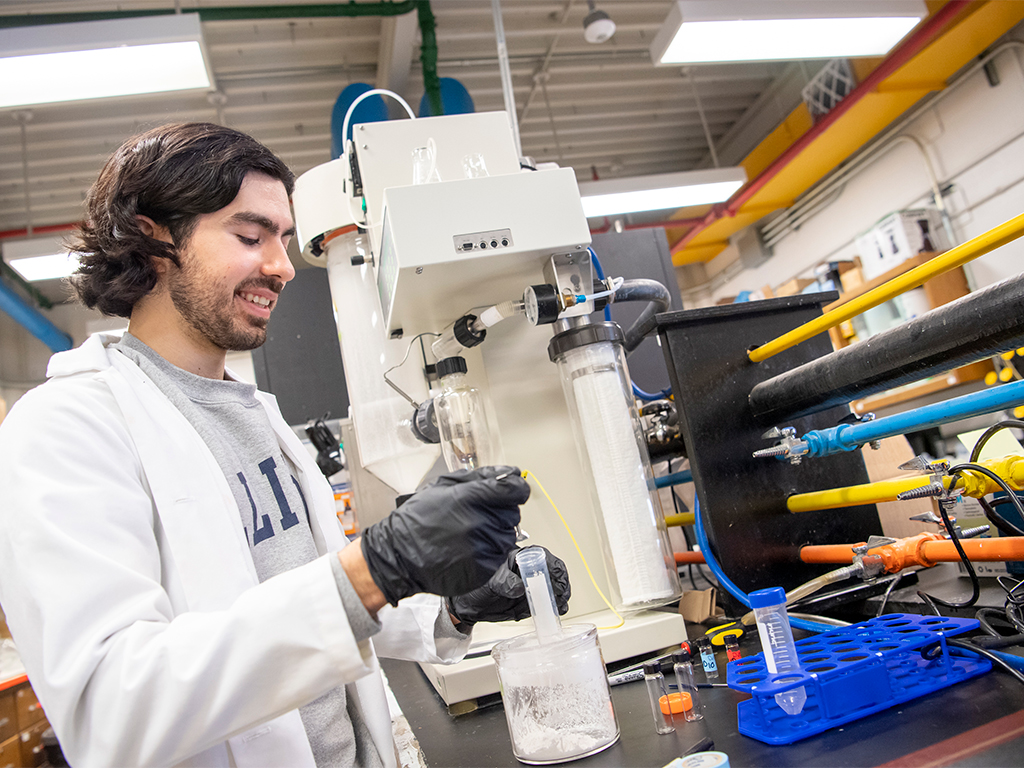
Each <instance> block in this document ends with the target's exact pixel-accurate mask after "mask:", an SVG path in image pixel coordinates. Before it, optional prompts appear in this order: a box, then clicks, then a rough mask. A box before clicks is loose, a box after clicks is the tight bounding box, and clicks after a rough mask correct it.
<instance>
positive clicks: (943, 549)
mask: <svg viewBox="0 0 1024 768" xmlns="http://www.w3.org/2000/svg"><path fill="white" fill-rule="evenodd" d="M960 543H961V545H962V546H963V548H964V553H965V554H966V555H967V557H968V558H969V559H971V560H977V561H979V562H1001V561H1004V560H1024V536H1000V537H998V538H995V539H963V540H961V542H960ZM856 546H861V545H860V544H822V545H812V546H806V547H803V548H802V549H801V550H800V559H801V560H802V561H803V562H805V563H852V562H853V548H854V547H856ZM869 554H871V555H877V556H878V557H879V558H880V559H881V561H882V564H883V565H884V566H885V570H886V572H887V573H896V572H898V571H901V570H903V569H904V568H908V567H910V566H916V565H920V566H924V567H925V568H931V567H932V566H933V565H935V564H936V563H955V562H957V561H959V559H960V556H959V555H958V554H957V551H956V546H955V545H954V544H953V542H952V541H949V540H948V539H944V538H942V536H940V535H939V534H937V533H921V534H918V535H917V536H909V537H907V538H905V539H900V540H899V541H897V542H895V543H893V544H885V545H883V546H880V547H874V548H873V549H871V550H870V553H869Z"/></svg>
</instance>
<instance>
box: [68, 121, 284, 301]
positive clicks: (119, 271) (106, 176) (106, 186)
mask: <svg viewBox="0 0 1024 768" xmlns="http://www.w3.org/2000/svg"><path fill="white" fill-rule="evenodd" d="M253 171H255V172H258V173H262V174H265V175H267V176H270V177H271V178H274V179H278V180H279V181H281V182H282V183H283V184H284V186H285V189H286V190H287V191H288V195H289V196H290V195H291V193H292V190H293V189H294V186H295V177H294V175H293V174H292V172H291V171H289V170H288V167H287V166H286V165H285V164H284V163H283V162H281V160H280V159H279V158H278V157H277V156H276V155H274V154H273V153H272V152H271V151H270V150H269V149H267V148H266V147H265V146H263V145H262V144H260V143H259V142H258V141H256V140H255V139H254V138H252V137H251V136H248V135H246V134H244V133H241V132H239V131H235V130H232V129H231V128H225V127H224V126H221V125H214V124H212V123H172V124H170V125H164V126H161V127H160V128H154V129H152V130H150V131H147V132H145V133H143V134H140V135H138V136H135V137H134V138H131V139H129V140H128V141H126V142H125V143H124V144H122V145H121V147H120V149H118V150H117V151H116V152H115V153H114V154H113V156H111V158H110V159H109V160H108V161H107V164H106V165H105V166H103V170H102V171H100V175H99V178H98V179H97V180H96V183H95V184H93V186H92V189H90V190H89V195H88V197H87V198H86V203H85V205H86V218H85V221H84V222H83V223H82V224H81V225H79V228H78V231H77V233H76V234H75V235H73V236H72V237H71V238H70V239H69V242H68V247H69V248H71V249H73V250H75V251H78V252H79V253H80V254H82V255H81V266H80V267H79V269H78V271H77V272H76V273H75V274H74V275H73V276H72V277H71V285H72V287H73V288H74V290H75V292H76V293H77V294H78V297H79V299H81V301H82V302H83V303H84V304H85V305H86V306H87V307H89V308H90V309H93V308H95V309H98V310H99V311H100V312H102V313H103V314H105V315H115V316H119V317H130V316H131V312H132V307H134V306H135V302H137V301H138V300H139V299H141V298H142V297H143V296H145V295H146V294H147V293H149V292H150V291H151V290H152V289H153V286H154V285H156V270H155V269H154V268H153V263H152V257H154V256H156V257H160V258H165V259H170V260H171V261H172V262H174V263H175V264H176V265H178V266H181V263H180V261H179V259H178V253H179V250H180V249H181V248H183V247H184V246H185V245H187V243H188V240H189V238H190V237H191V235H192V233H193V232H194V230H195V226H196V219H197V218H198V217H199V216H200V215H202V214H205V213H213V212H214V211H219V210H220V209H221V208H224V207H225V206H226V205H228V204H229V203H231V201H232V200H234V199H235V196H236V195H237V194H238V190H239V189H240V188H241V186H242V180H243V179H244V178H245V176H246V174H248V173H250V172H253ZM138 214H142V215H143V216H148V217H149V218H151V219H152V220H153V221H154V222H156V223H157V224H159V225H161V226H164V227H167V229H168V231H169V232H170V234H171V239H172V240H173V243H174V244H173V245H172V244H169V243H165V242H163V241H161V240H155V239H153V238H151V237H147V236H146V235H144V234H143V233H142V230H141V229H140V228H139V222H138V220H137V219H136V218H135V217H136V216H137V215H138Z"/></svg>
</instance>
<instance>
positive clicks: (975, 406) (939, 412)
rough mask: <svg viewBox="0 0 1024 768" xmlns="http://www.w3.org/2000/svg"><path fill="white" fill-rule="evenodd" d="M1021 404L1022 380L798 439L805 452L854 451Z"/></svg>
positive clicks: (821, 453) (830, 453)
mask: <svg viewBox="0 0 1024 768" xmlns="http://www.w3.org/2000/svg"><path fill="white" fill-rule="evenodd" d="M1021 404H1024V381H1015V382H1013V383H1010V384H1002V385H1000V386H998V387H992V388H991V389H984V390H982V391H980V392H972V393H971V394H969V395H962V396H961V397H954V398H953V399H951V400H945V401H943V402H941V403H934V404H932V405H926V406H923V407H922V408H915V409H914V410H912V411H906V412H905V413H897V414H895V415H893V416H886V417H885V418H882V419H875V420H874V421H863V422H859V423H857V424H840V425H839V426H837V427H831V428H829V429H815V430H812V431H810V432H808V433H807V434H806V435H804V436H803V438H802V439H803V440H805V441H806V442H807V444H808V448H809V450H808V453H809V455H811V456H831V455H832V454H834V453H840V452H842V451H853V450H856V449H857V448H859V447H860V446H861V445H864V444H865V443H870V442H871V441H872V440H881V439H882V438H883V437H892V436H894V435H903V434H906V433H907V432H919V431H921V430H922V429H927V428H928V427H934V426H937V425H939V424H946V423H948V422H950V421H959V420H960V419H967V418H970V417H972V416H981V415H982V414H986V413H992V412H994V411H1001V410H1004V409H1006V408H1011V407H1015V406H1018V405H1021Z"/></svg>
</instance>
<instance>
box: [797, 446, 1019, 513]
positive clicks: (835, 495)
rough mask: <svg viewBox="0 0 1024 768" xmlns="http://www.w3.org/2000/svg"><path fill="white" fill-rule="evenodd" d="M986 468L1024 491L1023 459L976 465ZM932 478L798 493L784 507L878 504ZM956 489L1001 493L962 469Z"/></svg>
mask: <svg viewBox="0 0 1024 768" xmlns="http://www.w3.org/2000/svg"><path fill="white" fill-rule="evenodd" d="M978 463H979V464H980V465H981V466H983V467H985V468H986V469H989V470H991V471H992V472H995V473H996V474H997V475H998V476H999V477H1000V478H1002V479H1003V480H1004V481H1006V483H1007V485H1009V486H1010V487H1011V488H1013V489H1014V490H1015V491H1021V490H1024V456H1020V455H1011V456H1003V457H1002V458H999V459H985V460H983V461H980V462H978ZM949 481H950V478H948V477H944V478H942V484H943V485H944V486H946V487H947V488H948V487H949ZM930 482H931V477H930V476H928V475H914V476H913V477H906V478H900V479H899V480H882V481H880V482H877V483H865V484H863V485H850V486H847V487H845V488H831V489H829V490H827V491H814V492H812V493H798V494H794V495H793V496H790V497H789V498H788V499H786V507H787V509H789V511H790V512H813V511H815V510H818V509H836V508H838V507H855V506H857V505H858V504H879V503H881V502H884V501H895V500H896V495H897V494H899V493H902V492H903V491H909V490H911V489H913V488H920V487H922V486H925V485H928V483H930ZM957 487H958V488H961V489H962V490H963V493H964V495H965V496H972V497H974V498H980V497H982V496H986V495H988V494H990V493H996V492H997V491H1000V490H1002V489H1001V488H1000V487H999V486H998V485H997V484H996V483H995V482H994V481H993V480H992V479H991V478H990V477H988V476H987V475H983V474H981V473H980V472H972V471H971V470H969V469H968V470H964V472H963V474H961V475H960V477H959V479H958V480H957Z"/></svg>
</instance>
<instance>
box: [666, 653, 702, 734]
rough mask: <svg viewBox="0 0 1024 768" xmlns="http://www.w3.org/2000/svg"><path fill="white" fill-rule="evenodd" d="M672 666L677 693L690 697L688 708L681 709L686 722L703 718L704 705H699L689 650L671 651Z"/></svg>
mask: <svg viewBox="0 0 1024 768" xmlns="http://www.w3.org/2000/svg"><path fill="white" fill-rule="evenodd" d="M672 668H673V671H674V672H675V673H676V687H677V688H678V689H679V693H681V694H687V695H689V697H690V708H689V709H684V710H683V715H684V717H686V720H687V722H693V721H694V720H701V719H703V718H704V707H703V705H701V703H700V696H699V695H698V694H697V681H696V679H695V678H694V676H693V664H692V663H691V662H690V652H689V651H686V650H682V651H676V652H675V653H673V654H672Z"/></svg>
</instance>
